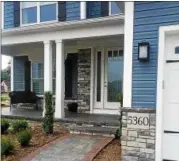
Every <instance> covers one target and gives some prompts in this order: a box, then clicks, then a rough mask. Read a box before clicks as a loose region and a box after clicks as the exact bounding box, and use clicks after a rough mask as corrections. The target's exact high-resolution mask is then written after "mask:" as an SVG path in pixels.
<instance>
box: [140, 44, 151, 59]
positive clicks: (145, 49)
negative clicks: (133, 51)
mask: <svg viewBox="0 0 179 161" xmlns="http://www.w3.org/2000/svg"><path fill="white" fill-rule="evenodd" d="M149 52H150V44H149V42H141V43H138V60H139V61H149Z"/></svg>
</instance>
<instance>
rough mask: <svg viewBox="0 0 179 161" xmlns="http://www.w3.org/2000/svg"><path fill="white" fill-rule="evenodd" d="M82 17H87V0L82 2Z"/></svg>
mask: <svg viewBox="0 0 179 161" xmlns="http://www.w3.org/2000/svg"><path fill="white" fill-rule="evenodd" d="M80 17H81V19H86V2H85V1H82V2H81V3H80Z"/></svg>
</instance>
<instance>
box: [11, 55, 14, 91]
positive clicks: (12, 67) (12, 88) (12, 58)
mask: <svg viewBox="0 0 179 161" xmlns="http://www.w3.org/2000/svg"><path fill="white" fill-rule="evenodd" d="M11 91H14V57H11Z"/></svg>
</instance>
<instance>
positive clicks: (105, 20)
mask: <svg viewBox="0 0 179 161" xmlns="http://www.w3.org/2000/svg"><path fill="white" fill-rule="evenodd" d="M119 22H120V23H121V24H124V15H123V14H118V15H114V16H107V17H100V18H93V19H84V20H77V21H65V22H53V23H41V24H33V25H28V26H22V27H17V28H12V29H3V30H2V38H3V37H7V36H14V35H19V34H22V33H23V34H26V33H28V34H29V33H39V32H51V31H60V30H67V29H76V28H79V27H80V28H81V27H88V28H89V27H95V26H99V25H100V26H101V27H102V26H104V25H109V24H110V25H112V24H115V23H119Z"/></svg>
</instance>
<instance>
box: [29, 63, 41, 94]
mask: <svg viewBox="0 0 179 161" xmlns="http://www.w3.org/2000/svg"><path fill="white" fill-rule="evenodd" d="M32 88H33V91H34V92H35V93H36V94H43V93H44V64H43V63H32Z"/></svg>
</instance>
